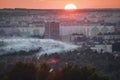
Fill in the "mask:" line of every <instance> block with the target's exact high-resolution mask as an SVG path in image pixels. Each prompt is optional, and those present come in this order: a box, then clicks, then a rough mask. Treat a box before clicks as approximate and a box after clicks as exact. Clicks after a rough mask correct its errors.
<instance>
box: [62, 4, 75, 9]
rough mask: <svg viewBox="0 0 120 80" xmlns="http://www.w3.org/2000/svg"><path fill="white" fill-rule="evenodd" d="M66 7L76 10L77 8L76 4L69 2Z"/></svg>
mask: <svg viewBox="0 0 120 80" xmlns="http://www.w3.org/2000/svg"><path fill="white" fill-rule="evenodd" d="M64 9H66V10H75V9H77V7H76V5H75V4H67V5H66V6H65V7H64Z"/></svg>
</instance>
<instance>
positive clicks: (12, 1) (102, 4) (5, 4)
mask: <svg viewBox="0 0 120 80" xmlns="http://www.w3.org/2000/svg"><path fill="white" fill-rule="evenodd" d="M70 3H72V4H75V5H76V6H77V9H86V8H90V9H91V8H120V1H119V0H114V1H113V0H104V1H102V0H24V1H21V0H1V1H0V8H28V9H64V7H65V6H66V5H67V4H70Z"/></svg>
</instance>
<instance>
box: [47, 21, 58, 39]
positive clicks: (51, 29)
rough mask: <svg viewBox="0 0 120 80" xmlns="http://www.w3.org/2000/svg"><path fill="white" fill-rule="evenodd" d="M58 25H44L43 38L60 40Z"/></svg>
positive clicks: (56, 23)
mask: <svg viewBox="0 0 120 80" xmlns="http://www.w3.org/2000/svg"><path fill="white" fill-rule="evenodd" d="M59 27H60V24H59V23H58V22H47V23H46V25H45V38H49V39H56V40H59V39H60V31H59Z"/></svg>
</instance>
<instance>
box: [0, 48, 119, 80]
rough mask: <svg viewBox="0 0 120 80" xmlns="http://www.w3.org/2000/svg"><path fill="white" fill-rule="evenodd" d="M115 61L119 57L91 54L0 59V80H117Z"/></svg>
mask: <svg viewBox="0 0 120 80" xmlns="http://www.w3.org/2000/svg"><path fill="white" fill-rule="evenodd" d="M119 61H120V55H119V53H114V54H111V53H97V52H93V51H92V50H75V51H68V52H62V53H53V54H49V55H48V54H43V55H41V56H40V57H39V58H38V56H36V55H33V54H32V55H8V56H1V57H0V80H108V79H109V80H120V62H119ZM76 65H77V66H76ZM105 76H107V77H105Z"/></svg>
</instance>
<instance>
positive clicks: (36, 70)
mask: <svg viewBox="0 0 120 80" xmlns="http://www.w3.org/2000/svg"><path fill="white" fill-rule="evenodd" d="M1 80H108V78H107V77H105V76H100V75H99V74H98V72H97V71H96V69H94V68H89V67H79V66H75V65H64V66H63V67H61V68H56V69H54V68H52V67H51V66H50V65H49V64H48V63H46V62H42V63H40V64H34V63H22V62H17V63H16V64H15V65H14V66H13V67H12V68H11V70H10V71H9V72H8V73H6V74H4V75H3V76H2V77H1Z"/></svg>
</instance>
